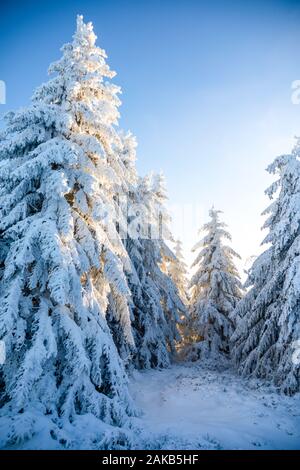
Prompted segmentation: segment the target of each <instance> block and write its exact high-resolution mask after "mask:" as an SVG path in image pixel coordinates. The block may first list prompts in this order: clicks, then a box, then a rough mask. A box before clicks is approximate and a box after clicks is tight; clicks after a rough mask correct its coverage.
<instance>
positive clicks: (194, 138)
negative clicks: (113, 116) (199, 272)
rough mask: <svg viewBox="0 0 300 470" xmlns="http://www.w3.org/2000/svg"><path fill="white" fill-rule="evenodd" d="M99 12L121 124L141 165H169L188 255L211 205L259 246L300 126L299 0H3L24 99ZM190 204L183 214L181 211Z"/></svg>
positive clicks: (178, 228)
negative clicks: (281, 165)
mask: <svg viewBox="0 0 300 470" xmlns="http://www.w3.org/2000/svg"><path fill="white" fill-rule="evenodd" d="M77 13H81V14H83V15H84V18H85V20H87V21H92V22H93V23H94V28H95V32H96V34H97V36H98V44H99V45H100V46H101V47H103V48H104V49H105V50H106V52H107V54H108V57H109V58H108V60H109V64H110V66H111V67H112V68H113V69H114V70H116V72H117V74H118V75H117V77H116V78H115V79H114V82H115V83H117V84H118V85H120V86H121V87H122V90H123V95H122V101H123V105H122V107H121V109H120V111H121V115H122V119H121V123H120V124H121V126H122V127H125V128H130V129H131V130H132V132H133V133H134V134H135V135H136V136H137V140H138V144H139V146H138V167H139V171H140V172H141V173H145V172H147V171H149V170H157V171H159V170H163V171H164V173H165V175H166V177H167V182H168V189H169V195H170V204H171V209H172V210H173V212H174V215H175V224H174V231H175V235H176V236H178V235H179V236H181V238H183V241H184V246H185V251H186V254H187V258H188V261H190V259H191V257H190V254H189V251H190V247H191V245H192V243H193V242H194V241H196V238H197V233H196V232H197V227H198V226H199V225H201V224H202V223H203V221H204V218H205V217H206V216H207V211H208V209H209V207H210V206H211V205H212V204H215V206H216V207H217V208H220V209H222V210H223V211H224V219H225V220H226V222H227V223H228V224H229V226H230V229H231V232H232V235H233V243H234V246H235V248H236V250H237V251H239V252H240V253H241V255H242V256H243V260H244V261H245V260H246V259H247V258H248V257H249V256H251V255H255V254H257V253H258V252H259V249H260V248H259V244H260V241H261V240H262V236H263V234H262V233H261V231H260V227H261V225H262V223H263V218H262V217H261V216H260V213H261V212H262V210H263V209H264V208H265V206H266V204H267V199H266V198H265V196H264V190H265V188H266V187H267V186H268V184H269V183H270V182H271V180H272V179H271V177H270V176H268V175H267V173H266V172H265V168H266V166H267V164H268V163H269V162H271V161H272V159H273V158H274V157H275V156H276V155H277V154H280V153H282V152H288V151H290V150H291V146H292V143H293V137H294V136H295V135H297V134H299V135H300V105H298V106H297V105H295V104H293V103H292V101H291V94H292V90H291V83H292V82H293V81H294V80H297V79H300V54H299V45H300V2H296V1H290V2H289V1H285V2H283V1H276V0H273V1H263V0H262V1H259V2H258V1H257V2H256V1H255V0H254V1H252V2H247V1H243V2H242V1H240V2H237V1H226V2H225V1H223V2H221V1H207V2H204V1H202V2H201V1H199V0H198V1H193V0H182V1H179V0H178V1H176V0H173V1H171V0H170V1H169V0H164V1H163V2H162V1H157V0H153V1H144V0H140V1H133V0H132V1H130V0H126V1H117V0H111V1H106V0H98V1H89V0H85V1H78V0H73V1H66V0H60V1H56V0H52V1H48V0H45V1H43V2H35V1H30V0H28V1H26V2H20V1H14V0H11V1H10V2H9V3H7V5H5V4H4V3H3V2H1V18H0V44H1V55H0V80H5V82H6V86H7V104H6V105H0V112H4V111H6V110H8V109H14V108H18V107H19V106H24V105H26V104H27V103H28V102H29V98H30V96H31V94H32V91H33V89H34V88H35V87H36V86H37V85H39V84H40V83H41V82H43V81H45V80H46V79H47V68H48V65H49V63H50V62H51V61H53V60H56V59H57V58H58V57H60V52H59V49H60V47H61V45H62V44H64V43H65V42H68V41H69V40H70V39H71V36H72V34H73V31H74V28H75V18H76V14H77ZM183 211H185V214H186V215H185V219H184V220H183V218H182V216H180V214H182V213H183Z"/></svg>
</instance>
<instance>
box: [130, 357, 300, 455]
mask: <svg viewBox="0 0 300 470" xmlns="http://www.w3.org/2000/svg"><path fill="white" fill-rule="evenodd" d="M130 388H131V392H132V394H133V396H134V398H135V399H136V402H137V405H138V406H139V407H140V408H141V409H142V411H143V416H142V417H141V418H140V419H137V424H139V425H142V428H143V432H142V433H141V439H142V441H143V442H142V445H143V447H144V448H148V449H149V448H156V449H158V448H162V449H201V448H204V449H300V395H299V394H298V395H296V396H294V397H286V396H283V395H279V394H277V393H276V391H275V390H274V389H273V388H271V387H268V386H266V385H265V384H263V383H261V382H258V381H248V382H247V381H245V379H241V378H240V377H237V376H235V375H234V373H233V372H232V371H231V370H229V369H224V367H223V368H221V367H219V370H217V368H215V367H212V366H209V365H206V366H205V365H203V364H200V363H194V364H184V365H176V366H172V367H171V368H170V369H165V370H158V371H153V370H151V371H146V372H135V373H134V376H133V378H132V380H131V386H130Z"/></svg>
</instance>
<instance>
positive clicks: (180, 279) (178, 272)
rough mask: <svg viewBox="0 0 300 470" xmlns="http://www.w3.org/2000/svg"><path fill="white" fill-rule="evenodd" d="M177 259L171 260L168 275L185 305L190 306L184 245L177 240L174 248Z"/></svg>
mask: <svg viewBox="0 0 300 470" xmlns="http://www.w3.org/2000/svg"><path fill="white" fill-rule="evenodd" d="M174 254H175V259H174V260H171V261H170V263H169V267H168V273H169V275H170V277H171V279H172V280H173V282H174V283H175V285H176V287H177V289H178V292H179V295H180V297H181V299H182V301H183V302H184V304H185V305H187V304H188V294H187V291H188V279H187V266H186V264H185V261H184V257H183V253H182V243H181V241H180V240H176V242H175V248H174Z"/></svg>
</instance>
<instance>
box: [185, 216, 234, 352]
mask: <svg viewBox="0 0 300 470" xmlns="http://www.w3.org/2000/svg"><path fill="white" fill-rule="evenodd" d="M220 213H221V211H218V210H215V209H214V208H212V209H211V210H210V212H209V216H210V221H209V222H208V223H207V224H205V225H204V226H203V227H202V230H203V231H205V232H206V235H205V237H204V238H203V239H202V240H201V241H200V242H198V243H197V244H196V245H195V247H194V248H193V251H196V250H198V249H199V248H200V249H201V250H200V252H199V254H198V256H197V257H196V259H195V261H194V263H193V265H192V267H195V268H196V272H195V274H194V275H193V277H192V279H191V283H190V287H191V312H190V315H189V325H188V329H189V336H190V339H191V341H192V342H193V341H194V342H196V343H197V344H196V345H195V347H193V351H194V353H195V354H196V355H201V356H204V357H205V356H210V355H218V354H219V353H224V354H228V353H229V339H230V336H231V335H232V332H233V324H234V322H233V320H232V312H233V310H234V308H235V307H236V305H237V303H238V301H239V300H240V298H241V283H240V280H239V274H238V271H237V269H236V267H235V264H234V261H233V258H234V257H239V255H238V254H237V253H236V252H235V251H234V250H233V249H232V248H231V247H229V246H227V245H224V244H223V239H224V238H225V239H227V240H231V236H230V234H229V233H228V232H227V231H226V224H224V223H223V222H221V221H220V219H219V214H220Z"/></svg>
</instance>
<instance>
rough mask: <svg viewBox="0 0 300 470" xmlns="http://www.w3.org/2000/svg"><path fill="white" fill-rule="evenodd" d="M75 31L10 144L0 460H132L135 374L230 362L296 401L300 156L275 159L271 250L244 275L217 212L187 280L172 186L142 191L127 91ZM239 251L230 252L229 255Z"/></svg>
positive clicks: (90, 38) (1, 246)
mask: <svg viewBox="0 0 300 470" xmlns="http://www.w3.org/2000/svg"><path fill="white" fill-rule="evenodd" d="M106 58H107V57H106V54H105V52H104V50H102V49H100V48H99V47H97V46H96V36H95V34H94V32H93V27H92V24H91V23H87V24H86V23H84V22H83V18H82V16H78V18H77V29H76V32H75V34H74V36H73V40H72V42H70V43H69V44H66V45H64V46H63V48H62V57H61V58H60V60H58V61H57V62H55V63H53V64H52V65H51V66H50V68H49V73H50V74H51V76H52V78H50V80H49V81H48V82H47V83H44V84H42V85H41V86H40V87H39V88H38V89H36V90H35V92H34V94H33V97H32V101H31V104H30V105H29V106H28V107H26V108H22V109H20V110H18V111H16V112H10V113H8V114H7V115H6V116H5V127H4V128H3V130H2V131H1V134H0V339H1V344H2V345H4V346H3V348H5V360H4V361H3V364H1V366H0V446H1V447H3V448H9V447H13V446H18V445H20V444H21V443H24V442H25V443H26V442H29V441H30V440H31V439H34V437H35V436H37V435H39V434H41V433H42V434H43V436H44V437H43V439H44V442H45V446H46V447H47V445H48V442H49V440H51V439H53V440H55V441H56V442H57V443H58V444H59V446H60V447H61V448H68V447H70V448H71V447H72V446H74V444H73V442H75V440H76V439H77V440H78V436H81V435H82V434H86V437H85V438H82V439H85V441H84V444H83V446H85V447H87V448H98V449H101V448H102V449H105V448H110V449H112V448H120V449H122V448H130V447H131V446H133V445H138V444H136V443H135V444H133V443H132V442H133V441H132V440H133V434H134V431H133V430H134V426H136V425H135V424H133V423H135V422H136V421H135V417H138V416H139V413H140V411H139V409H138V407H137V406H136V404H135V402H134V399H133V397H132V395H131V393H130V390H129V388H128V377H130V375H131V374H132V373H133V371H135V370H144V369H155V368H168V367H169V366H170V365H171V364H172V363H178V362H179V361H198V362H199V364H201V361H202V360H207V359H211V360H217V361H218V360H219V359H220V358H222V359H224V360H226V361H227V363H228V367H231V368H232V369H233V370H234V371H236V372H238V373H239V374H241V376H242V377H244V378H245V380H246V379H247V378H248V377H257V378H260V379H265V380H266V381H268V382H272V383H273V384H274V385H275V386H276V387H277V389H278V392H279V393H281V392H283V393H285V394H288V395H293V394H295V393H296V392H299V391H300V361H295V360H294V359H293V353H294V349H295V342H297V341H298V340H299V338H300V268H299V266H300V263H299V260H300V217H299V214H300V209H299V207H300V153H299V152H300V144H297V145H296V147H295V149H294V151H293V153H292V154H291V155H283V156H280V157H278V158H276V159H275V161H274V162H273V163H272V164H271V165H270V166H269V168H268V171H269V172H270V173H271V174H275V175H276V176H277V180H276V181H275V182H274V183H273V184H272V186H271V187H270V188H269V189H268V190H267V195H268V196H269V197H270V199H271V200H272V203H271V205H270V206H269V208H268V209H266V211H265V214H266V215H267V220H266V222H265V228H267V229H268V234H267V236H266V238H265V239H264V240H263V243H265V244H266V245H267V246H266V250H265V251H264V252H263V253H262V254H261V255H260V256H259V257H258V258H257V259H256V260H255V262H254V263H253V266H252V267H251V269H250V270H249V272H248V279H247V281H246V284H245V286H243V285H242V283H241V281H240V275H239V272H238V269H237V267H236V265H235V259H238V258H239V255H238V254H237V253H236V252H235V251H234V249H233V248H232V247H231V246H230V242H231V236H230V234H229V232H228V231H227V228H226V224H225V223H223V222H222V218H223V216H222V215H221V211H220V210H217V209H215V208H214V207H212V209H211V210H210V212H209V220H208V222H207V223H206V224H204V225H203V227H202V229H201V233H202V235H201V239H200V241H199V242H198V243H197V244H196V245H195V247H194V248H193V251H194V252H195V253H196V257H195V261H194V263H193V265H192V267H191V276H190V275H189V272H188V267H187V265H186V263H185V260H184V256H183V248H182V244H181V242H180V240H175V239H174V237H173V234H172V233H171V229H170V226H171V217H170V214H169V212H168V202H167V200H168V196H167V190H166V183H165V179H164V175H163V174H161V173H150V174H147V175H144V176H141V175H139V174H138V172H137V168H136V153H137V144H136V139H135V137H134V136H133V135H132V134H131V133H130V132H128V131H126V130H122V129H120V128H119V126H118V121H119V117H120V115H119V107H120V104H121V102H120V99H119V93H120V88H119V87H118V86H116V85H115V84H114V83H113V81H112V79H113V77H114V75H115V73H114V72H112V71H111V70H110V68H109V66H108V64H107V61H106ZM227 243H229V244H227Z"/></svg>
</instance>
